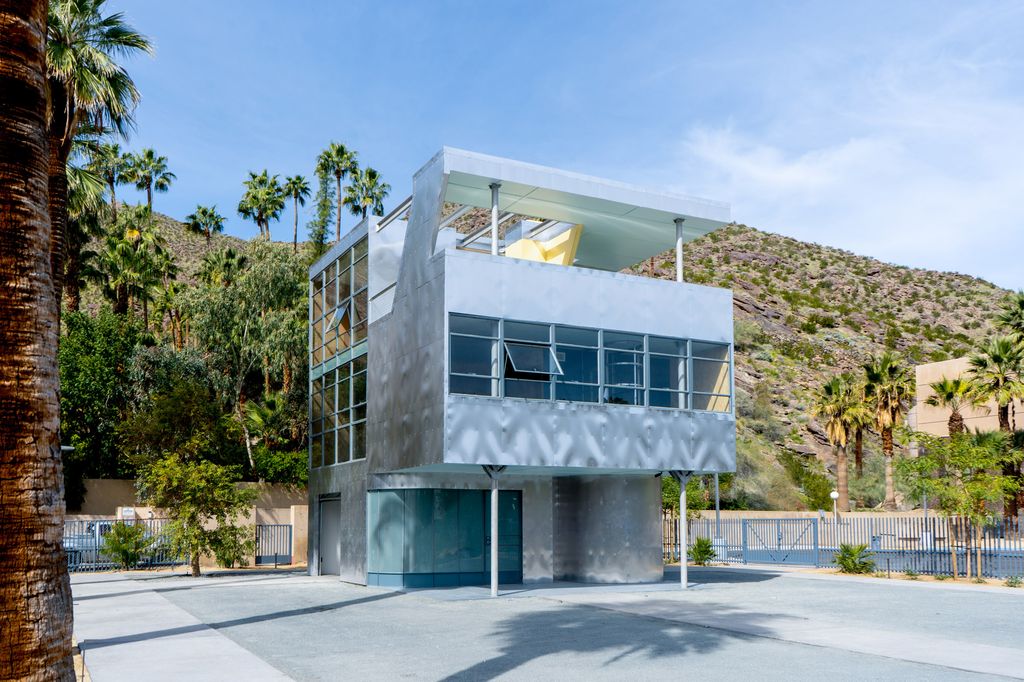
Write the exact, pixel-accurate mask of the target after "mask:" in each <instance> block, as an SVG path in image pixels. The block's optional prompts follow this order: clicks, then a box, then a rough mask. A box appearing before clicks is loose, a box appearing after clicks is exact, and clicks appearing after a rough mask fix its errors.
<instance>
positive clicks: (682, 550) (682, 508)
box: [669, 471, 693, 590]
mask: <svg viewBox="0 0 1024 682" xmlns="http://www.w3.org/2000/svg"><path fill="white" fill-rule="evenodd" d="M669 473H670V474H671V475H672V478H674V479H675V480H676V481H678V482H679V587H680V588H681V589H684V590H685V589H686V588H687V587H688V586H689V578H688V576H687V565H686V545H687V541H686V530H687V529H686V483H687V481H689V480H690V477H691V476H692V475H693V472H692V471H670V472H669Z"/></svg>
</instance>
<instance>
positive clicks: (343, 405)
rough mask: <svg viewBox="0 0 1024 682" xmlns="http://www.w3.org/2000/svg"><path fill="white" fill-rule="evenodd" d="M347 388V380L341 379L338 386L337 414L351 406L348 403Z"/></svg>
mask: <svg viewBox="0 0 1024 682" xmlns="http://www.w3.org/2000/svg"><path fill="white" fill-rule="evenodd" d="M348 386H349V381H348V379H343V380H342V381H341V383H339V384H338V402H337V411H339V412H340V411H341V410H347V409H348V408H349V407H350V406H351V402H349V387H348Z"/></svg>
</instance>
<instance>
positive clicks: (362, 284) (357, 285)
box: [352, 258, 369, 291]
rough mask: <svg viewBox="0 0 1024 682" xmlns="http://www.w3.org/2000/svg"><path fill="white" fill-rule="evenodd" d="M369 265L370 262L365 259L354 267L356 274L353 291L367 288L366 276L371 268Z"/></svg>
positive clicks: (353, 279) (353, 277)
mask: <svg viewBox="0 0 1024 682" xmlns="http://www.w3.org/2000/svg"><path fill="white" fill-rule="evenodd" d="M367 263H369V260H368V259H366V258H363V259H362V260H360V261H358V262H357V263H356V264H355V266H354V267H353V273H354V274H353V276H352V291H359V290H360V289H365V288H366V274H367V268H368V267H369V266H368V265H367Z"/></svg>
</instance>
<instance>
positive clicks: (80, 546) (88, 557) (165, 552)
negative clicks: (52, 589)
mask: <svg viewBox="0 0 1024 682" xmlns="http://www.w3.org/2000/svg"><path fill="white" fill-rule="evenodd" d="M117 521H118V519H89V520H85V521H82V520H68V521H65V522H64V553H65V554H66V555H67V558H68V571H71V572H78V571H106V570H111V569H114V568H117V564H116V563H115V562H114V560H113V558H112V557H111V556H110V555H109V554H108V553H107V552H106V536H107V534H109V533H110V529H111V528H112V527H113V525H114V524H115V523H117ZM125 523H129V524H135V525H139V526H145V527H146V537H149V538H153V539H154V540H153V544H152V545H150V547H149V549H147V550H146V552H145V553H144V554H143V556H142V558H141V560H140V561H139V568H150V567H154V566H176V565H178V564H182V563H184V560H183V559H182V558H181V557H179V556H177V555H176V554H175V553H174V552H173V551H172V550H171V547H170V541H169V538H168V537H167V533H166V529H165V526H166V525H167V523H168V521H167V519H137V520H135V521H126V522H125Z"/></svg>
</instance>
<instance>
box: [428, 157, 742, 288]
mask: <svg viewBox="0 0 1024 682" xmlns="http://www.w3.org/2000/svg"><path fill="white" fill-rule="evenodd" d="M439 155H440V156H442V157H443V165H444V173H445V175H446V177H447V185H446V189H445V197H444V198H445V200H446V201H450V202H455V203H458V204H465V205H469V206H476V207H479V208H489V207H490V205H491V190H490V185H491V183H494V182H500V183H501V189H500V191H499V200H498V205H499V209H500V210H501V211H509V212H512V213H516V214H519V215H523V216H529V217H538V218H545V219H549V220H560V221H565V222H571V223H580V224H582V225H583V234H582V237H581V239H580V245H579V249H578V250H577V254H576V265H579V266H582V267H590V268H597V269H601V270H621V269H623V268H626V267H629V266H631V265H635V264H636V263H639V262H641V261H643V260H644V259H647V258H650V257H651V256H655V255H658V254H660V253H664V252H665V251H668V250H669V249H672V248H674V246H675V238H676V227H675V219H676V218H683V219H684V220H685V222H684V223H683V235H684V240H685V241H691V240H693V239H697V238H698V237H701V236H703V235H705V234H707V233H709V232H712V231H714V230H717V229H718V228H720V227H723V226H724V225H726V224H727V223H729V222H730V221H731V210H730V207H729V205H728V204H726V203H722V202H718V201H711V200H708V199H698V198H695V197H689V196H684V195H681V194H673V193H670V192H664V191H654V190H650V189H646V188H643V187H637V186H635V185H629V184H626V183H622V182H616V181H614V180H606V179H604V178H596V177H592V176H588V175H582V174H579V173H573V172H570V171H565V170H559V169H557V168H549V167H547V166H539V165H536V164H532V163H524V162H522V161H513V160H511V159H504V158H501V157H497V156H488V155H486V154H478V153H476V152H470V151H465V150H462V149H455V148H452V147H444V148H443V149H442V150H441V152H440V153H439ZM435 159H436V156H435Z"/></svg>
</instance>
